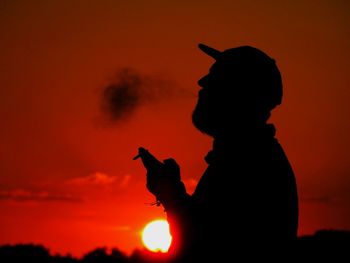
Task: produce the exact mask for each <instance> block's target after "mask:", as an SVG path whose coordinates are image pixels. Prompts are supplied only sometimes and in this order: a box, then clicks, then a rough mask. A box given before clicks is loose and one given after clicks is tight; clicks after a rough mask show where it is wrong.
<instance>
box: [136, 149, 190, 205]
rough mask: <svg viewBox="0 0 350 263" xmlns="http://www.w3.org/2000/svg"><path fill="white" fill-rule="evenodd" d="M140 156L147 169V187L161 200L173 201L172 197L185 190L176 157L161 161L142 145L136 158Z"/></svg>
mask: <svg viewBox="0 0 350 263" xmlns="http://www.w3.org/2000/svg"><path fill="white" fill-rule="evenodd" d="M138 157H140V158H141V160H142V163H143V165H144V167H145V168H146V170H147V174H146V179H147V184H146V187H147V189H148V190H149V191H150V192H151V193H152V194H153V195H155V196H156V198H157V199H158V200H159V201H160V202H162V203H164V202H171V199H172V198H176V196H177V195H179V194H180V193H181V192H185V189H184V185H183V183H182V182H181V178H180V167H179V165H178V164H177V163H176V161H175V160H174V159H166V160H164V162H161V161H159V160H158V159H156V158H155V157H154V156H153V155H152V154H150V153H149V152H148V151H147V150H146V149H144V148H142V147H140V148H139V154H138V155H137V156H136V157H135V158H134V159H137V158H138Z"/></svg>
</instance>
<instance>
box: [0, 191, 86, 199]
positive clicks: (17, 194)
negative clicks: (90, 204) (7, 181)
mask: <svg viewBox="0 0 350 263" xmlns="http://www.w3.org/2000/svg"><path fill="white" fill-rule="evenodd" d="M0 200H10V201H17V202H27V201H37V202H82V201H83V200H82V199H81V198H80V197H76V196H73V195H70V194H53V193H49V192H48V191H30V190H23V189H16V190H11V191H0Z"/></svg>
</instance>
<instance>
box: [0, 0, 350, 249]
mask: <svg viewBox="0 0 350 263" xmlns="http://www.w3.org/2000/svg"><path fill="white" fill-rule="evenodd" d="M349 14H350V3H349V2H348V1H345V0H343V1H342V0H337V1H334V0H328V1H321V0H319V1H301V0H297V1H296V0H293V1H279V0H276V1H243V0H239V1H228V0H227V1H218V0H216V1H204V0H201V1H180V0H178V1H160V0H159V1H158V0H155V1H146V0H144V1H141V0H140V1H112V0H109V1H106V0H104V1H101V0H99V1H97V0H96V1H83V0H77V1H69V0H65V1H34V2H33V1H25V0H23V1H19V0H17V1H1V3H0V34H1V42H0V58H1V60H0V61H1V64H0V83H1V93H2V95H1V96H0V118H1V121H2V124H1V129H0V145H1V147H0V173H1V175H0V211H1V213H0V244H4V243H18V242H35V243H42V244H44V245H46V246H48V247H49V248H51V249H52V251H54V252H61V253H66V252H71V253H73V254H74V255H81V254H82V253H84V252H87V251H88V250H90V249H93V248H95V247H96V246H103V245H107V246H117V247H119V248H120V249H122V250H124V251H126V252H130V251H131V250H132V249H134V248H135V247H140V246H141V240H140V236H139V232H140V230H141V229H142V228H143V226H144V225H145V224H146V223H147V222H148V221H150V220H152V219H154V218H157V217H165V215H164V213H163V211H162V209H161V208H157V207H151V206H149V205H146V204H145V203H147V202H152V201H154V200H153V197H152V196H151V195H150V194H149V193H148V192H147V191H146V189H145V187H144V184H145V174H144V170H143V168H142V166H141V164H140V163H139V162H137V161H132V157H133V156H134V155H135V154H136V152H137V148H138V146H141V145H142V146H145V147H146V148H148V149H149V150H151V151H152V152H153V153H154V154H155V155H157V156H158V157H159V158H163V159H164V158H167V157H170V156H172V157H174V158H175V159H177V161H178V163H179V164H180V165H181V168H182V176H183V179H184V182H185V184H186V186H187V187H188V190H189V192H191V191H193V189H194V186H195V183H196V181H197V180H198V179H199V177H200V175H201V174H202V172H203V171H204V169H205V167H206V164H205V162H204V160H203V156H205V154H206V152H207V151H208V150H209V149H210V146H211V140H210V138H208V137H206V136H204V135H202V134H200V133H199V132H198V131H196V130H195V128H194V127H193V126H192V124H191V112H192V109H193V107H194V105H195V102H196V97H195V95H193V94H195V93H196V91H197V89H198V88H197V84H196V81H197V80H198V79H199V78H200V77H201V76H202V75H203V74H205V73H206V72H207V70H208V68H209V67H210V65H211V63H212V61H211V60H210V58H208V57H207V56H205V55H203V54H202V53H201V52H200V51H199V50H198V49H197V44H198V43H200V42H203V43H206V44H208V45H212V46H214V47H216V48H218V49H226V48H230V47H234V46H238V45H253V46H256V47H258V48H260V49H262V50H264V51H266V52H267V53H268V54H270V55H271V56H272V57H274V58H275V59H276V61H277V64H278V65H279V67H280V70H281V72H282V77H283V81H284V87H285V90H284V101H283V104H282V105H281V106H280V107H279V108H278V109H276V110H275V111H274V112H273V117H272V119H271V122H273V123H274V124H275V125H276V127H277V137H278V138H279V140H280V142H281V144H282V145H283V146H284V148H285V151H286V153H287V155H288V156H289V159H290V161H291V163H292V165H293V167H294V170H295V173H296V177H297V183H298V190H299V195H300V228H299V234H300V235H302V234H309V233H312V232H314V231H315V230H317V229H320V228H335V229H350V192H349V189H350V188H349V186H350V177H349V175H350V162H349V156H350V154H349V153H350V137H349V134H350V118H349V114H350V107H349V101H350V92H349V86H350V74H349V73H350V72H349V69H350V62H349V61H350V51H349V50H350V38H349V35H350V16H349ZM122 67H131V68H134V69H136V70H137V71H139V72H141V73H142V74H146V75H147V74H148V75H152V76H159V77H160V78H162V79H165V80H167V81H169V83H175V84H174V85H175V88H176V89H179V90H182V91H186V92H182V93H181V92H179V94H175V95H174V96H172V97H171V98H169V97H167V98H165V99H163V100H158V101H155V102H154V103H148V104H145V105H141V106H140V107H139V108H138V109H137V110H136V112H135V113H134V114H133V115H132V116H131V117H130V118H129V119H128V120H126V121H125V122H123V123H120V124H119V125H114V126H111V125H106V123H105V122H103V120H102V118H101V114H102V113H101V111H100V108H99V103H100V92H101V89H103V87H105V86H106V85H108V83H110V81H111V79H113V76H114V74H115V73H116V72H117V70H118V69H120V68H122ZM218 216H220V215H218Z"/></svg>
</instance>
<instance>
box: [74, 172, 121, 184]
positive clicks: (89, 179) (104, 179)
mask: <svg viewBox="0 0 350 263" xmlns="http://www.w3.org/2000/svg"><path fill="white" fill-rule="evenodd" d="M116 180H117V177H116V176H110V175H107V174H104V173H101V172H96V173H94V174H91V175H88V176H84V177H77V178H73V179H70V180H68V183H69V184H72V185H76V186H85V185H101V186H106V185H111V184H114V183H115V182H116Z"/></svg>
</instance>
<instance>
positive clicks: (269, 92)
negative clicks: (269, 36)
mask: <svg viewBox="0 0 350 263" xmlns="http://www.w3.org/2000/svg"><path fill="white" fill-rule="evenodd" d="M198 47H199V49H200V50H202V51H203V52H204V53H205V54H207V55H209V56H210V57H212V58H214V59H215V61H216V62H217V63H220V65H221V68H222V70H225V72H228V73H229V74H228V76H232V77H234V78H236V77H237V76H238V77H242V76H243V78H242V79H244V82H247V83H248V85H245V86H247V87H249V89H251V90H249V94H251V95H252V96H255V97H256V98H257V99H259V100H260V101H263V102H264V104H265V105H266V106H267V107H268V109H270V110H271V109H273V108H275V107H276V106H277V105H279V104H281V102H282V96H283V85H282V78H281V74H280V71H279V69H278V67H277V65H276V62H275V60H274V59H273V58H271V57H270V56H268V55H267V54H266V53H265V52H263V51H261V50H260V49H257V48H255V47H251V46H238V47H234V48H230V49H226V50H224V51H219V50H217V49H214V48H212V47H209V46H207V45H205V44H199V45H198Z"/></svg>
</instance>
